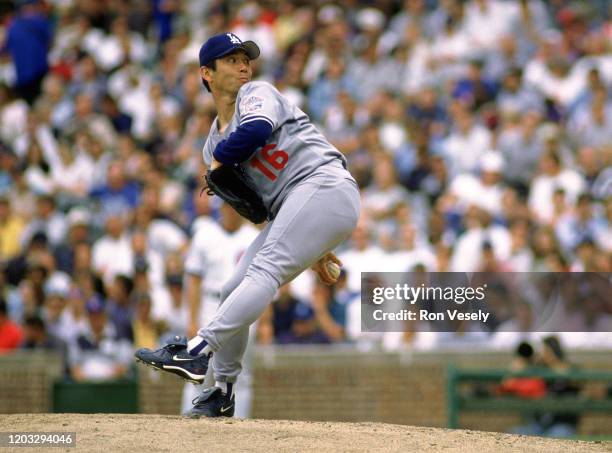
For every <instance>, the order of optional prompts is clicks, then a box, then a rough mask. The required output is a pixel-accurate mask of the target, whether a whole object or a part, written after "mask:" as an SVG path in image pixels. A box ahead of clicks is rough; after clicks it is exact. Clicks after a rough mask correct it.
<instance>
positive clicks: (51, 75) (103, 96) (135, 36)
mask: <svg viewBox="0 0 612 453" xmlns="http://www.w3.org/2000/svg"><path fill="white" fill-rule="evenodd" d="M372 5H374V6H372ZM0 8H2V11H0V14H1V18H2V19H1V20H2V22H1V25H0V40H1V45H2V54H1V59H0V119H1V120H0V300H1V302H0V349H11V348H17V347H28V348H39V347H44V348H51V349H61V350H64V351H65V354H66V357H68V362H69V368H70V373H71V375H72V376H73V377H74V378H76V379H79V378H82V377H108V376H121V375H123V374H124V373H125V372H126V370H128V369H129V364H130V360H131V359H130V355H131V354H130V351H131V348H132V347H134V346H137V347H140V346H149V347H150V346H154V345H155V344H156V343H158V342H159V341H160V338H163V336H164V335H167V334H174V333H182V334H185V333H189V331H191V330H192V328H191V327H193V326H189V321H188V320H187V316H186V315H185V313H186V310H187V305H188V304H187V301H186V299H188V294H187V293H189V288H188V286H189V285H186V282H187V281H188V278H187V276H186V275H188V274H190V273H193V272H196V271H190V270H188V272H185V267H186V264H185V263H186V261H185V260H186V257H187V256H188V255H189V254H190V253H192V254H193V253H194V252H193V249H194V247H196V245H195V244H194V242H195V241H190V239H191V238H192V237H193V236H194V235H195V233H196V232H197V231H199V230H200V229H204V231H208V230H207V229H209V230H210V231H212V229H214V228H217V229H218V228H221V230H223V231H224V232H225V234H226V236H227V237H231V236H232V235H235V234H236V232H237V231H238V230H239V229H243V228H250V229H253V227H252V226H251V225H244V224H240V221H239V220H238V221H236V220H235V219H234V220H232V221H229V224H231V225H229V226H227V225H223V222H224V220H223V218H224V215H223V214H222V211H223V207H222V205H221V203H220V202H219V200H217V199H214V198H212V199H211V198H209V197H207V196H205V195H202V196H201V194H200V190H201V186H202V184H201V182H202V180H201V177H202V174H203V171H204V167H203V163H202V158H201V150H202V146H203V145H204V142H205V140H206V136H207V133H208V131H209V129H210V126H211V123H212V121H213V120H214V117H215V112H214V106H213V104H212V99H211V97H210V94H208V93H206V91H205V90H204V89H203V87H202V83H201V80H200V76H199V72H198V63H197V53H198V50H199V47H200V45H201V44H202V42H203V41H204V40H205V39H206V37H208V36H210V35H213V34H216V33H220V32H224V31H232V32H234V33H235V34H236V35H238V36H239V37H240V38H241V39H243V40H248V39H252V40H254V41H256V42H257V43H258V45H259V46H260V48H261V51H262V56H261V58H260V59H258V60H257V61H254V62H253V66H254V78H256V79H260V80H267V81H269V82H271V83H274V84H275V85H276V86H277V87H278V88H279V90H280V91H281V92H282V93H284V94H285V95H286V96H287V97H288V98H289V99H290V100H291V101H292V102H294V103H295V104H296V105H298V106H299V107H300V108H302V109H303V110H304V111H306V112H307V113H308V114H309V115H310V117H311V119H312V120H313V121H314V122H315V123H316V124H317V126H318V127H319V128H320V129H321V130H322V131H323V132H324V134H325V135H326V136H327V137H328V138H329V139H330V141H332V143H334V144H335V145H336V146H337V147H338V148H339V149H340V150H341V151H342V152H343V153H344V154H345V155H346V156H347V159H348V162H349V166H350V170H351V171H352V173H353V174H354V176H355V177H356V179H357V181H358V183H359V186H360V188H361V190H362V208H363V215H362V218H361V220H360V222H359V225H358V227H357V229H356V230H355V232H354V234H353V236H352V237H351V239H350V240H349V241H347V243H346V244H344V245H343V247H342V248H341V249H340V250H339V256H340V258H341V259H342V261H343V262H344V274H343V277H342V281H341V283H340V284H339V285H337V286H336V287H334V288H327V287H324V286H322V285H319V284H318V283H316V282H315V281H314V279H313V276H312V275H311V274H305V275H303V276H302V277H300V278H299V279H298V280H297V281H296V282H295V283H293V284H291V285H288V286H286V287H283V288H282V289H281V291H280V292H279V296H278V299H279V300H278V303H276V304H274V305H273V306H271V307H270V309H269V310H268V311H267V312H266V313H265V314H264V316H263V318H262V319H261V321H260V324H259V327H260V329H259V332H258V334H259V341H260V342H262V343H273V342H277V343H309V342H322V343H333V342H347V341H352V340H354V339H355V338H356V336H358V334H357V331H356V330H355V325H358V324H356V323H355V322H353V323H352V324H351V321H350V319H351V318H355V316H353V315H351V309H350V306H351V301H354V300H355V297H356V295H358V292H359V287H360V280H359V278H360V272H364V271H381V270H384V271H409V270H414V269H417V268H418V269H424V270H428V271H465V272H474V271H522V272H531V271H536V272H539V271H549V272H564V271H585V272H592V271H593V272H610V270H611V267H612V264H611V253H612V229H611V222H612V196H611V195H612V166H611V164H612V91H611V87H612V53H611V51H612V21H611V14H612V7H611V6H610V3H609V2H607V1H606V0H601V1H596V0H594V1H589V2H583V1H574V2H572V1H568V0H548V1H543V0H517V1H509V0H507V1H504V0H404V1H399V0H396V1H393V0H381V1H377V2H360V1H358V0H338V1H336V2H314V3H313V2H307V1H300V0H296V1H288V0H285V1H275V2H272V1H258V2H256V1H247V2H231V1H230V2H222V1H217V0H183V1H180V0H134V1H130V2H125V1H120V0H98V1H92V0H46V1H37V0H17V1H16V2H15V3H14V4H11V3H6V2H4V3H2V4H1V6H0ZM228 215H231V214H228ZM236 222H238V223H236ZM322 227H324V226H322ZM206 234H207V233H203V235H204V236H206ZM242 236H244V237H246V236H248V235H247V234H246V233H244V234H243V235H242ZM209 243H210V241H209ZM246 245H248V242H247V243H246ZM246 245H245V246H246ZM213 248H214V244H213ZM201 252H202V253H212V252H211V251H210V250H208V251H201ZM210 260H211V261H210V262H208V266H214V263H215V261H214V257H211V258H210ZM211 263H212V264H211ZM200 264H202V263H200ZM196 267H197V266H196ZM200 267H201V268H198V269H199V270H197V272H199V273H200V274H199V277H201V278H200V279H199V280H197V282H198V283H200V284H203V287H202V288H201V289H202V290H203V291H201V293H202V294H199V296H200V297H202V298H204V297H214V294H212V293H213V291H209V290H208V289H207V283H206V263H205V262H204V264H202V265H201V266H200ZM228 272H231V269H230V270H229V271H228ZM227 276H228V275H225V276H219V275H217V276H216V277H215V278H227ZM192 283H193V282H192ZM185 286H187V288H185ZM208 287H209V288H210V287H211V284H210V282H209V284H208ZM353 311H354V310H353ZM356 319H358V317H357V318H356ZM351 325H352V326H353V327H351ZM357 330H358V329H357ZM351 332H353V333H351ZM404 337H406V338H403V339H399V340H397V339H396V340H394V341H396V343H397V342H399V343H402V342H404V341H405V342H408V343H409V341H410V340H409V339H408V337H409V335H405V336H404ZM513 346H514V344H512V345H510V344H509V345H508V347H509V348H511V347H513Z"/></svg>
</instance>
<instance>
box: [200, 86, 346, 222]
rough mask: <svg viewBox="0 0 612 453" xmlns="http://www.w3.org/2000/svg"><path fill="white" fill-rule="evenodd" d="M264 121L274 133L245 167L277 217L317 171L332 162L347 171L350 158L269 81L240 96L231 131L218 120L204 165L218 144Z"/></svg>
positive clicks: (242, 91)
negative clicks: (292, 194)
mask: <svg viewBox="0 0 612 453" xmlns="http://www.w3.org/2000/svg"><path fill="white" fill-rule="evenodd" d="M255 120H264V121H267V122H268V123H270V125H271V126H272V135H271V137H270V139H269V140H268V141H267V143H266V144H265V145H264V146H262V147H261V148H259V149H258V150H257V151H255V153H254V154H253V155H252V156H251V157H250V158H249V159H248V160H247V161H245V162H242V163H241V164H240V165H241V166H242V167H243V168H244V169H245V171H246V172H247V173H248V174H249V175H250V176H251V177H252V178H253V180H254V181H255V183H256V184H257V187H258V189H259V193H260V195H261V196H262V198H263V200H264V203H265V204H266V206H267V207H268V209H269V210H270V212H271V213H272V215H273V216H275V215H276V213H277V212H278V209H279V207H280V205H281V204H282V201H283V200H284V198H285V197H286V195H287V193H288V192H289V191H290V189H291V188H292V187H294V186H295V185H296V184H297V183H298V182H300V181H301V180H302V179H304V177H306V176H308V175H310V174H312V173H313V172H314V171H315V170H316V169H317V168H319V167H321V166H323V165H326V164H331V165H332V166H335V167H344V168H346V159H345V157H344V156H343V155H342V153H341V152H340V151H338V150H337V149H336V148H335V147H334V146H333V145H332V144H331V143H329V142H328V141H327V140H326V139H325V137H324V136H323V134H321V133H320V132H319V131H318V130H317V128H316V127H315V126H314V125H313V124H312V123H311V122H310V120H309V119H308V116H307V115H306V114H305V113H304V112H303V111H301V110H300V109H299V108H297V107H296V106H294V105H292V104H290V103H289V101H288V100H287V99H286V98H285V97H284V96H283V95H282V94H281V93H280V92H279V91H278V90H277V89H276V88H275V87H274V86H272V85H270V84H269V83H267V82H249V83H246V84H244V85H243V86H242V87H241V88H240V91H238V96H237V98H236V111H235V113H234V117H233V118H232V121H231V122H230V124H229V125H228V127H227V128H226V130H225V131H224V132H223V133H222V134H220V133H219V131H218V128H217V119H215V121H214V122H213V125H212V127H211V130H210V133H209V135H208V139H207V140H206V144H205V145H204V149H203V151H202V152H203V155H204V162H205V163H206V165H207V166H208V167H210V164H211V162H212V156H213V151H214V149H215V147H216V146H217V144H218V143H219V142H220V141H221V140H224V139H226V138H227V137H228V136H229V134H231V133H232V132H233V131H234V130H236V128H237V127H238V126H239V125H241V124H246V123H248V122H250V121H255Z"/></svg>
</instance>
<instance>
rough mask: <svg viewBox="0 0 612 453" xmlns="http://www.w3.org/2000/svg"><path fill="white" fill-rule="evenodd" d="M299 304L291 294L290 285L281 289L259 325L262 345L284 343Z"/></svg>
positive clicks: (258, 333) (259, 338) (258, 330)
mask: <svg viewBox="0 0 612 453" xmlns="http://www.w3.org/2000/svg"><path fill="white" fill-rule="evenodd" d="M298 302H299V301H298V299H296V298H295V297H294V296H293V294H292V293H291V286H290V285H283V286H281V287H280V288H279V290H278V296H277V298H276V300H275V301H274V303H272V304H270V306H269V307H268V308H267V309H266V312H265V313H264V315H263V316H262V318H261V321H260V323H259V327H258V329H257V335H258V340H259V342H260V343H262V344H272V343H274V342H276V341H279V340H280V342H283V341H284V339H285V338H287V337H288V336H289V335H290V333H291V326H292V324H293V320H294V319H295V307H296V305H297V304H298Z"/></svg>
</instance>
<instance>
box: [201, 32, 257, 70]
mask: <svg viewBox="0 0 612 453" xmlns="http://www.w3.org/2000/svg"><path fill="white" fill-rule="evenodd" d="M238 49H240V50H244V52H245V53H246V54H247V57H249V58H250V59H251V60H255V59H256V58H257V57H259V54H260V51H259V47H258V46H257V44H255V43H254V42H253V41H244V42H242V41H241V40H240V38H239V37H238V36H236V35H235V34H233V33H221V34H218V35H215V36H212V37H210V38H208V40H207V41H206V42H205V43H204V44H202V47H200V66H206V65H208V64H209V63H210V62H211V61H213V60H216V59H217V58H221V57H224V56H225V55H228V54H230V53H232V52H234V51H235V50H238Z"/></svg>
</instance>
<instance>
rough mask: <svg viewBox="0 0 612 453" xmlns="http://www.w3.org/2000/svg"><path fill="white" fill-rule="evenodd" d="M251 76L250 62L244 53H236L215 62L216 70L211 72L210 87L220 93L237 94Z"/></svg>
mask: <svg viewBox="0 0 612 453" xmlns="http://www.w3.org/2000/svg"><path fill="white" fill-rule="evenodd" d="M252 76H253V70H252V68H251V60H249V57H247V56H246V54H245V53H244V52H236V53H232V54H229V55H226V56H225V57H223V58H219V59H218V60H217V70H216V71H212V72H211V78H212V85H211V86H213V87H216V88H217V89H218V90H220V91H229V92H233V93H238V90H239V89H240V87H241V86H242V85H244V84H245V83H247V82H250V81H251V77H252Z"/></svg>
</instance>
